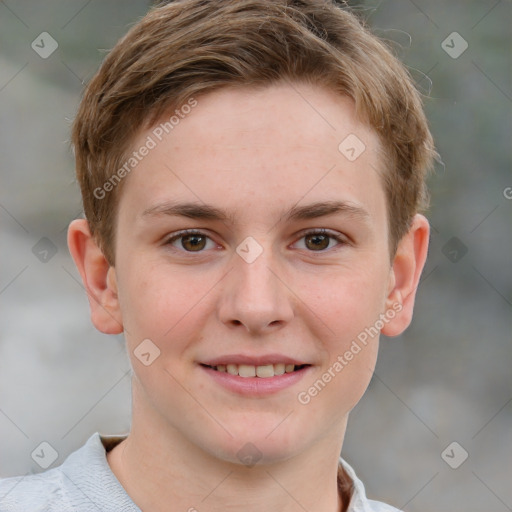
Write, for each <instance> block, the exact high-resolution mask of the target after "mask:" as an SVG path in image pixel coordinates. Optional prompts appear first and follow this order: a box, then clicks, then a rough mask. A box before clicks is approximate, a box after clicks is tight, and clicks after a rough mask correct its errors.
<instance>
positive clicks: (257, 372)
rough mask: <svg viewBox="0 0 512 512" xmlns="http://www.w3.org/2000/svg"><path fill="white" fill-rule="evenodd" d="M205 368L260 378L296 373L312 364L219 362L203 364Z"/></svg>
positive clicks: (239, 375)
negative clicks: (256, 364)
mask: <svg viewBox="0 0 512 512" xmlns="http://www.w3.org/2000/svg"><path fill="white" fill-rule="evenodd" d="M201 366H203V367H205V368H210V369H211V370H214V371H216V372H220V373H227V374H229V375H233V376H238V377H242V378H251V377H259V378H260V379H268V378H271V377H276V376H280V375H284V374H287V373H294V372H298V371H300V370H303V369H304V368H307V367H309V366H311V365H309V364H299V365H296V364H285V363H269V364H263V365H258V366H255V365H250V364H234V363H227V364H217V365H208V364H201Z"/></svg>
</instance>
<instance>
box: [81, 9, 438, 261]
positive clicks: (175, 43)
mask: <svg viewBox="0 0 512 512" xmlns="http://www.w3.org/2000/svg"><path fill="white" fill-rule="evenodd" d="M282 80H285V81H291V82H300V81H302V82H308V83H311V84H315V85H319V86H323V87H327V88H328V89H330V90H333V91H335V92H337V93H339V94H340V95H344V96H348V97H350V98H352V99H353V100H354V102H355V106H356V112H357V115H358V117H359V119H360V120H361V121H363V122H365V123H367V124H368V125H369V126H370V127H371V128H373V129H374V131H375V132H376V133H377V134H378V136H379V138H380V141H381V144H382V147H383V149H384V152H385V156H386V162H385V169H384V170H383V173H382V174H383V179H384V188H385V193H386V199H387V210H388V217H389V218H388V223H389V234H390V235H389V236H390V251H391V254H392V255H394V253H395V251H396V247H397V244H398V242H399V241H400V239H401V238H402V236H403V235H404V234H405V233H406V232H407V231H408V229H409V227H410V223H411V220H412V217H413V216H414V214H415V213H417V212H418V211H420V210H422V209H424V208H425V207H426V206H427V202H428V194H427V189H426V185H425V178H426V174H427V172H428V171H429V170H430V169H431V168H432V167H433V159H434V157H435V156H436V152H435V149H434V145H433V140H432V136H431V134H430V131H429V128H428V124H427V121H426V118H425V115H424V112H423V106H422V98H421V95H420V94H419V92H418V91H417V89H416V88H415V86H414V82H413V80H412V78H411V76H410V75H409V73H408V71H407V70H406V68H405V67H404V65H403V64H402V63H401V62H400V61H399V60H398V59H397V58H396V57H395V56H394V55H393V54H392V52H391V51H390V50H389V49H388V48H387V46H385V45H384V43H383V42H381V41H380V40H379V39H378V38H377V37H376V36H374V35H373V34H371V32H370V31H369V30H368V29H367V28H366V27H365V25H364V22H363V21H361V20H360V19H359V18H358V17H356V16H355V15H354V14H353V13H351V12H349V11H348V10H347V8H343V7H341V6H340V5H338V4H336V3H335V2H334V0H222V1H218V0H177V1H173V2H168V3H166V4H165V5H160V6H156V7H154V8H153V9H151V10H150V11H149V13H148V14H147V15H146V16H145V17H144V18H143V19H142V20H141V21H140V22H139V23H137V24H136V25H135V26H133V27H132V28H131V29H130V30H129V32H128V33H127V34H126V35H125V36H124V37H123V38H122V39H121V40H120V41H119V42H118V43H117V44H116V46H115V47H114V48H113V50H112V51H111V52H110V53H109V54H108V56H107V57H106V58H105V60H104V62H103V64H102V66H101V67H100V69H99V71H98V72H97V74H96V75H95V76H94V78H93V79H92V80H91V81H90V83H89V84H88V86H87V88H86V90H85V93H84V97H83V99H82V102H81V104H80V107H79V109H78V113H77V116H76V119H75V122H74V126H73V134H72V142H73V145H74V150H75V157H76V164H77V169H76V171H77V177H78V181H79V183H80V187H81V192H82V198H83V204H84V211H85V215H86V218H87V220H88V221H89V225H90V228H91V231H92V233H93V235H94V236H95V238H96V240H97V242H98V243H99V245H100V247H101V248H102V250H103V252H104V254H105V256H106V258H107V259H108V261H109V262H110V263H111V264H114V242H115V221H116V211H117V205H118V201H119V196H120V192H121V189H122V183H119V185H118V186H109V187H108V188H109V193H108V194H101V196H104V197H98V196H99V195H100V194H98V193H97V192H96V191H98V190H102V187H103V186H104V185H105V184H106V183H107V182H108V181H109V179H110V180H111V179H112V177H115V176H114V175H115V173H116V172H119V170H120V168H121V166H123V163H124V162H126V158H127V154H128V151H129V149H130V144H131V143H133V140H134V136H135V135H136V134H137V133H138V132H139V130H141V129H142V128H150V127H152V126H154V124H155V123H156V122H157V121H158V120H159V119H160V118H161V117H162V116H163V115H164V114H165V113H166V112H168V111H169V110H170V109H173V108H176V107H177V106H180V105H183V104H185V103H187V101H190V98H192V97H198V96H199V95H201V94H205V93H208V92H212V91H214V90H217V89H219V88H221V87H226V86H243V85H245V86H265V85H271V84H274V83H276V82H278V81H282ZM340 142H341V141H340ZM125 174H126V172H125V173H123V176H124V175H125ZM117 177H118V178H119V175H118V176H117ZM114 185H116V184H115V183H114Z"/></svg>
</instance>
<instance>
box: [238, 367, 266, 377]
mask: <svg viewBox="0 0 512 512" xmlns="http://www.w3.org/2000/svg"><path fill="white" fill-rule="evenodd" d="M260 368H261V366H258V369H260ZM238 375H240V377H256V367H255V366H250V365H248V364H241V365H239V366H238Z"/></svg>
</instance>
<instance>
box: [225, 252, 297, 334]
mask: <svg viewBox="0 0 512 512" xmlns="http://www.w3.org/2000/svg"><path fill="white" fill-rule="evenodd" d="M281 274H282V272H281ZM283 277H284V276H283V275H280V272H279V267H278V265H277V263H276V262H275V261H273V258H272V255H271V250H270V249H265V250H264V251H263V253H262V254H260V255H259V257H258V258H257V259H256V260H255V261H252V262H251V263H248V262H247V261H245V260H244V259H243V258H242V257H240V256H239V255H238V254H234V255H233V267H232V270H231V271H230V272H229V273H228V275H227V276H226V279H225V280H223V281H224V282H223V287H222V292H221V293H222V296H221V298H220V301H219V302H218V315H219V318H220V320H221V321H222V322H223V323H224V324H225V325H227V326H228V327H229V328H238V329H245V330H246V331H248V332H249V333H251V334H264V333H266V332H271V331H274V330H277V329H280V328H282V327H284V326H285V325H287V324H288V323H289V322H290V321H291V320H292V318H293V316H294V309H293V293H292V292H291V290H290V289H289V288H288V287H287V285H286V282H285V279H283Z"/></svg>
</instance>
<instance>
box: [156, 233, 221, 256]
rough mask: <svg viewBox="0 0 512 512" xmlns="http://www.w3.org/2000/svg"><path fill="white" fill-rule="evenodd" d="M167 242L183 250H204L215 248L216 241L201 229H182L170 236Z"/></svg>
mask: <svg viewBox="0 0 512 512" xmlns="http://www.w3.org/2000/svg"><path fill="white" fill-rule="evenodd" d="M165 244H166V245H170V246H171V247H173V248H174V249H177V250H179V251H181V252H183V250H184V251H185V252H203V250H208V249H214V248H215V242H214V241H213V240H212V239H211V238H210V237H209V236H208V235H206V234H204V233H202V232H201V231H181V232H180V233H176V234H175V235H174V236H172V237H171V238H169V239H168V240H167V242H165Z"/></svg>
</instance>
